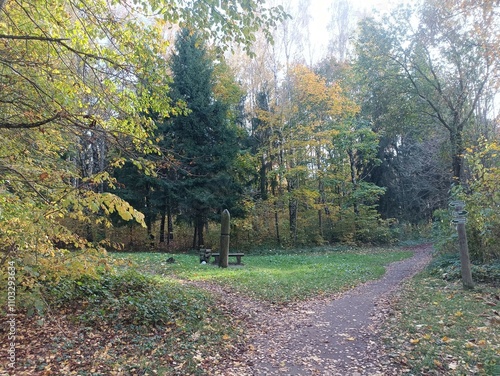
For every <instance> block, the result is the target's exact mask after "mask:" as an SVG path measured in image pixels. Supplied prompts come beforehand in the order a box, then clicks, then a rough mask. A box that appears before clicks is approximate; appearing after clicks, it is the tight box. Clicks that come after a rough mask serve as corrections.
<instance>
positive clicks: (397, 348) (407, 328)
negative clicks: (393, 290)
mask: <svg viewBox="0 0 500 376" xmlns="http://www.w3.org/2000/svg"><path fill="white" fill-rule="evenodd" d="M499 310H500V296H499V290H498V288H495V287H494V286H493V285H478V286H477V287H476V289H474V290H472V291H468V290H464V289H463V288H462V284H461V283H460V282H447V281H443V280H441V279H438V278H436V277H433V276H432V275H430V274H429V273H427V272H426V273H423V274H421V275H419V276H417V277H416V279H414V280H413V281H411V282H409V283H407V285H406V288H405V290H404V292H403V293H402V295H401V297H400V299H399V300H398V303H397V305H396V316H395V317H394V318H393V319H392V320H391V321H390V326H389V327H388V328H387V333H386V343H387V346H388V347H389V348H390V352H391V353H392V354H393V355H394V357H395V358H396V359H397V361H399V362H400V363H401V364H402V365H403V367H404V368H405V369H406V371H407V372H406V374H408V375H443V374H446V375H500V316H499V315H498V311H499Z"/></svg>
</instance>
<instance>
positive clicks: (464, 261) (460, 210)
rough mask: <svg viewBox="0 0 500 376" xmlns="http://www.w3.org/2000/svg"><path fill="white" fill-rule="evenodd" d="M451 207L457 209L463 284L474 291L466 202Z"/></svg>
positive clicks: (454, 221)
mask: <svg viewBox="0 0 500 376" xmlns="http://www.w3.org/2000/svg"><path fill="white" fill-rule="evenodd" d="M450 205H451V206H452V207H453V208H454V209H455V211H454V213H453V217H454V220H453V223H455V224H456V225H457V233H458V248H459V250H460V264H461V267H462V284H463V286H464V288H466V289H473V288H474V281H473V280H472V272H471V267H470V258H469V245H468V243H467V232H466V230H465V223H467V218H466V216H467V211H465V210H464V209H465V202H463V201H453V202H452V203H451V204H450Z"/></svg>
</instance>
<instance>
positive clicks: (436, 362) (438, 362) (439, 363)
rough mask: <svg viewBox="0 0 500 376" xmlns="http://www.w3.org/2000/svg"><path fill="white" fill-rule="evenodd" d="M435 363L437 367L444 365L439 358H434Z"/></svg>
mask: <svg viewBox="0 0 500 376" xmlns="http://www.w3.org/2000/svg"><path fill="white" fill-rule="evenodd" d="M434 365H435V366H436V367H442V366H443V363H441V362H440V361H439V360H437V359H434Z"/></svg>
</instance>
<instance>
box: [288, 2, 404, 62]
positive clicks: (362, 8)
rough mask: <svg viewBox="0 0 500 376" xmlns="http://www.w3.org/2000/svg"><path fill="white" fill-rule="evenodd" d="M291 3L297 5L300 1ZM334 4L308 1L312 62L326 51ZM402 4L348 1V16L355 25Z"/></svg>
mask: <svg viewBox="0 0 500 376" xmlns="http://www.w3.org/2000/svg"><path fill="white" fill-rule="evenodd" d="M293 1H294V2H295V3H296V4H298V3H299V1H300V0H293ZM337 1H338V0H337ZM334 2H335V0H310V8H309V13H310V16H311V23H310V26H309V29H310V30H309V31H310V34H311V43H312V44H313V51H312V52H313V60H318V59H321V58H322V57H324V55H325V53H326V51H327V48H328V43H329V41H330V36H331V31H329V30H328V25H329V24H330V23H331V20H332V15H333V13H334V10H333V4H334ZM402 2H403V0H348V3H349V8H350V10H351V11H350V14H351V16H352V17H354V19H353V20H351V22H354V23H357V22H358V21H359V20H360V19H361V18H362V17H365V16H368V15H376V14H384V13H387V12H389V11H390V10H391V9H393V8H394V7H395V6H397V5H398V4H401V3H402ZM295 9H297V8H295Z"/></svg>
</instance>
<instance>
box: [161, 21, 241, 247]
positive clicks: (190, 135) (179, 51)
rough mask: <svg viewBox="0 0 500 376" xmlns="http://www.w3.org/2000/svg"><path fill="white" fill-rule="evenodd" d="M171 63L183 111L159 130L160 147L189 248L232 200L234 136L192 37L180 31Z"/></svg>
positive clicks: (209, 63) (235, 191)
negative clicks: (189, 235) (169, 163)
mask: <svg viewBox="0 0 500 376" xmlns="http://www.w3.org/2000/svg"><path fill="white" fill-rule="evenodd" d="M175 50H176V52H175V54H174V55H173V57H172V59H171V70H172V76H173V84H172V93H171V95H172V96H173V98H174V99H175V100H181V101H184V102H185V103H186V105H187V108H188V110H189V112H188V114H187V115H185V116H178V117H176V118H174V119H172V120H170V121H169V122H167V123H165V124H164V126H163V131H164V138H163V145H162V146H163V147H164V148H165V149H166V150H168V151H169V152H171V153H172V154H173V156H174V158H175V159H176V160H177V161H178V165H177V166H176V167H175V180H174V181H170V184H169V187H170V188H169V189H170V191H173V192H170V193H171V194H172V193H173V194H174V195H175V197H176V198H177V199H178V201H179V202H178V204H179V205H178V208H179V211H180V214H181V216H182V217H184V218H186V219H187V220H189V221H190V222H191V223H192V224H193V225H194V228H195V235H194V238H193V247H197V246H199V245H202V244H204V237H203V233H204V227H205V225H206V223H208V221H209V220H210V219H214V218H215V217H216V216H218V215H220V213H221V211H222V209H225V208H228V209H231V208H232V207H234V205H235V202H236V201H237V196H238V187H237V184H236V183H235V181H234V179H233V177H232V174H231V169H232V168H231V167H232V165H233V162H234V159H235V157H236V155H237V152H238V142H237V134H236V131H235V127H234V125H232V124H231V123H230V121H229V120H228V109H227V106H226V105H225V104H223V103H221V102H220V101H217V100H216V99H215V97H214V92H213V89H214V77H213V71H214V65H213V62H212V61H211V60H210V59H209V57H208V55H207V50H206V47H205V45H204V43H203V42H202V41H201V40H200V39H199V38H198V36H197V34H196V33H191V32H189V31H188V30H182V31H181V32H180V33H179V35H178V37H177V40H176V44H175Z"/></svg>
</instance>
